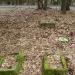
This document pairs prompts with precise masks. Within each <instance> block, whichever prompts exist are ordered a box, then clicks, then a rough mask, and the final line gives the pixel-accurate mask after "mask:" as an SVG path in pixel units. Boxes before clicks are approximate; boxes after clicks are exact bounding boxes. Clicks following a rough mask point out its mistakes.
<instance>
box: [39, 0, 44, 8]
mask: <svg viewBox="0 0 75 75" xmlns="http://www.w3.org/2000/svg"><path fill="white" fill-rule="evenodd" d="M42 8H43V0H38V9H42Z"/></svg>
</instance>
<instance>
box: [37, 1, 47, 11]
mask: <svg viewBox="0 0 75 75" xmlns="http://www.w3.org/2000/svg"><path fill="white" fill-rule="evenodd" d="M47 1H48V0H38V9H43V10H46V9H47Z"/></svg>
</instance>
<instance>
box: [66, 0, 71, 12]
mask: <svg viewBox="0 0 75 75" xmlns="http://www.w3.org/2000/svg"><path fill="white" fill-rule="evenodd" d="M70 5H71V0H67V2H66V10H67V11H68V10H70Z"/></svg>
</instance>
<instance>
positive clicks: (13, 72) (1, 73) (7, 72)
mask: <svg viewBox="0 0 75 75" xmlns="http://www.w3.org/2000/svg"><path fill="white" fill-rule="evenodd" d="M2 59H3V58H2ZM23 60H24V55H23V54H22V53H21V52H19V53H18V54H17V55H16V65H15V66H14V67H13V68H11V69H0V75H17V74H18V73H19V71H20V69H21V68H22V63H23ZM0 62H1V61H0Z"/></svg>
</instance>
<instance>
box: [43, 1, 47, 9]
mask: <svg viewBox="0 0 75 75" xmlns="http://www.w3.org/2000/svg"><path fill="white" fill-rule="evenodd" d="M43 9H44V10H46V9H47V0H44V3H43Z"/></svg>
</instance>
